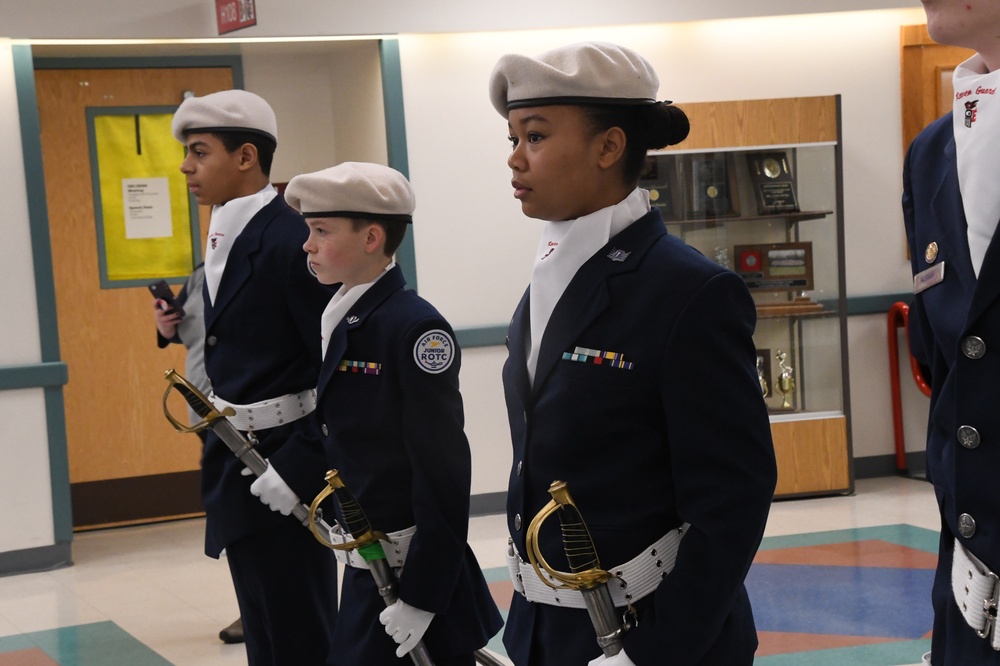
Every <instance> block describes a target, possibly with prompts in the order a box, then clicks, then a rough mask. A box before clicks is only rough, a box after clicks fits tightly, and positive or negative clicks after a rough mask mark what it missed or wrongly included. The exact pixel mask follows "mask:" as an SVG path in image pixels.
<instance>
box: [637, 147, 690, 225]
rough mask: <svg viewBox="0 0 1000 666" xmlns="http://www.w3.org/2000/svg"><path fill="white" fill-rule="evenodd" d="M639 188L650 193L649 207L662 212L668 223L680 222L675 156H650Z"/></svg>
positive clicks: (641, 174) (643, 170)
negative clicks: (672, 221)
mask: <svg viewBox="0 0 1000 666" xmlns="http://www.w3.org/2000/svg"><path fill="white" fill-rule="evenodd" d="M639 187H641V188H642V189H644V190H648V191H649V205H650V206H652V207H653V208H656V209H657V210H659V211H660V215H662V216H663V219H664V220H666V221H671V220H678V219H680V215H679V214H678V213H679V211H680V208H681V206H680V201H679V199H680V192H679V191H678V188H677V158H676V157H675V156H673V155H649V156H647V157H646V163H645V165H644V166H643V169H642V173H640V174H639Z"/></svg>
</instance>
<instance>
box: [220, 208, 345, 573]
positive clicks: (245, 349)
mask: <svg viewBox="0 0 1000 666" xmlns="http://www.w3.org/2000/svg"><path fill="white" fill-rule="evenodd" d="M307 235H308V228H307V227H306V225H305V223H303V221H302V218H301V217H300V216H299V214H298V213H296V212H295V211H294V210H292V209H291V208H289V207H288V205H287V204H286V203H285V201H284V199H282V198H281V196H277V197H275V198H274V199H273V200H272V201H271V202H270V203H268V204H267V205H266V206H264V208H262V209H261V210H260V211H259V212H258V213H257V214H256V215H254V217H253V218H252V219H251V220H250V222H249V223H248V224H247V226H246V228H244V230H243V231H242V232H241V233H240V235H239V236H238V237H237V238H236V241H235V242H234V243H233V247H232V250H231V251H230V254H229V258H228V259H227V261H226V270H225V272H224V273H223V275H222V279H221V281H220V282H219V290H218V293H217V294H216V298H215V303H214V304H213V303H212V302H211V301H210V300H209V297H208V287H207V285H206V286H205V288H204V297H205V369H206V371H207V372H208V377H209V379H210V380H211V382H212V387H213V390H214V391H215V393H216V395H218V396H219V397H220V398H222V399H223V400H226V401H228V402H231V403H235V404H241V405H245V404H250V403H254V402H259V401H261V400H266V399H269V398H277V397H280V396H283V395H287V394H290V393H299V392H300V391H304V390H307V389H311V388H313V387H315V386H316V378H317V377H318V375H319V365H320V360H321V359H320V317H321V316H322V314H323V309H324V308H325V307H326V303H327V302H328V301H329V300H330V296H331V294H332V292H331V291H330V289H329V288H327V287H324V286H323V285H320V284H319V283H318V282H317V281H316V278H314V277H313V276H312V275H311V274H310V273H309V270H308V266H307V262H306V254H305V252H303V250H302V244H303V243H304V242H305V240H306V236H307ZM256 435H257V437H258V438H259V439H260V447H259V451H260V453H261V455H263V456H264V457H265V458H269V459H270V461H271V463H272V464H274V466H275V468H276V469H277V470H278V472H279V473H280V474H281V477H282V478H283V479H284V480H285V482H286V483H288V485H289V486H290V487H291V488H292V490H294V491H295V493H296V494H297V495H298V496H299V497H301V498H302V499H303V500H305V501H309V500H310V499H311V498H312V497H314V496H315V495H316V494H317V493H318V492H319V491H320V490H321V489H322V487H323V485H324V484H323V472H324V469H325V467H324V465H325V463H324V460H323V449H322V443H321V442H320V440H319V431H318V427H317V424H316V421H315V420H314V419H312V418H304V419H299V420H297V421H294V422H292V423H289V424H285V425H282V426H279V427H277V428H271V429H269V430H266V431H260V432H257V433H256ZM290 443H291V444H294V446H288V444H290ZM201 467H202V501H203V503H204V505H205V513H206V514H207V518H208V520H207V526H206V536H205V552H206V554H208V555H210V556H212V557H218V555H219V553H220V552H221V551H222V549H223V548H225V547H226V546H227V545H228V544H230V543H232V542H233V541H235V540H236V539H239V538H240V537H242V536H245V535H247V534H252V533H255V532H259V531H262V530H264V529H267V528H268V527H270V526H273V525H277V524H279V523H283V522H285V521H289V520H294V518H290V517H288V516H282V515H281V514H280V513H278V512H275V511H271V510H270V509H269V508H268V507H267V506H266V505H264V504H263V503H262V502H261V501H260V500H259V499H258V498H256V497H254V496H253V495H251V494H250V483H251V482H252V481H253V477H252V476H251V477H246V476H241V475H240V470H241V469H243V464H242V463H240V462H239V460H237V459H236V456H234V455H233V454H232V452H231V451H230V450H229V448H228V447H226V445H225V444H224V443H223V442H222V441H221V440H220V439H219V438H218V437H217V436H216V435H215V433H214V432H210V433H209V436H208V441H207V444H206V446H205V451H204V455H203V457H202V464H201Z"/></svg>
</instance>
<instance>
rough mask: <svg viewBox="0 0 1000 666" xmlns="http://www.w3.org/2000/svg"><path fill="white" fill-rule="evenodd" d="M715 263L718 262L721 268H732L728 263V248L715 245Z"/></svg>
mask: <svg viewBox="0 0 1000 666" xmlns="http://www.w3.org/2000/svg"><path fill="white" fill-rule="evenodd" d="M714 259H715V263H717V264H719V265H720V266H722V267H723V268H732V267H731V266H730V265H729V249H728V248H725V247H720V246H718V245H716V246H715V255H714Z"/></svg>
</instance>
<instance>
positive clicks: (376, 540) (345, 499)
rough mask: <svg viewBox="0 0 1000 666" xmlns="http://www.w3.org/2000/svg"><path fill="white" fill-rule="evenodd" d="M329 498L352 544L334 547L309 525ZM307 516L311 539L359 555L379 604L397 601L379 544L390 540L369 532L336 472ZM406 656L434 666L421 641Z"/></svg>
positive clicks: (364, 517) (330, 474) (395, 586)
mask: <svg viewBox="0 0 1000 666" xmlns="http://www.w3.org/2000/svg"><path fill="white" fill-rule="evenodd" d="M330 495H333V496H334V499H335V500H336V501H337V503H338V504H339V505H340V513H341V515H342V516H343V517H344V526H345V527H346V528H347V531H348V533H350V535H351V536H352V537H354V540H353V541H348V542H347V543H342V544H338V543H333V540H332V539H331V538H330V536H329V532H327V534H326V535H321V534H320V533H319V531H318V529H317V526H316V525H315V523H313V522H312V520H311V518H312V516H313V515H315V514H316V512H317V511H319V505H320V504H321V503H322V502H323V500H325V499H326V498H327V497H329V496H330ZM309 516H310V522H309V529H311V530H312V533H313V536H314V537H316V539H317V540H318V541H319V542H320V543H322V544H323V545H324V546H326V547H327V548H331V549H333V550H357V551H358V555H360V556H361V557H362V559H364V561H365V564H367V565H368V570H369V571H371V572H372V578H374V579H375V585H376V586H377V587H378V593H379V596H381V597H382V601H383V602H384V603H385V605H386V607H389V606H391V605H393V604H394V603H396V602H397V601H399V592H398V582H397V580H396V574H395V573H393V571H392V568H391V567H390V566H389V561H388V560H387V559H386V557H385V550H384V549H383V548H382V541H381V540H380V539H384V540H386V541H388V540H389V538H388V537H387V536H386V535H385V534H383V533H382V532H376V531H375V530H373V529H372V526H371V522H369V520H368V516H367V515H366V514H365V512H364V509H362V508H361V504H359V503H358V501H357V499H355V497H354V494H353V493H352V492H351V491H350V490H349V489H348V488H347V486H346V485H345V484H344V481H343V479H341V478H340V472H339V471H337V470H335V469H331V470H330V471H329V472H327V473H326V488H324V489H323V490H322V491H320V493H319V494H318V495H316V498H315V499H313V501H312V504H310V505H309ZM390 640H391V639H390ZM407 654H409V655H410V659H412V660H413V663H414V664H415V665H416V666H434V662H433V661H432V660H431V655H430V652H428V651H427V647H426V646H425V645H424V642H423V641H422V640H421V641H419V642H418V643H417V644H416V645H415V646H414V647H413V649H412V650H410V651H409V652H408V653H407Z"/></svg>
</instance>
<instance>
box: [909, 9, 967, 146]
mask: <svg viewBox="0 0 1000 666" xmlns="http://www.w3.org/2000/svg"><path fill="white" fill-rule="evenodd" d="M973 53H974V51H971V50H969V49H965V48H961V47H958V46H945V45H943V44H938V43H937V42H935V41H934V40H933V39H931V36H930V35H929V34H928V33H927V26H926V25H904V26H903V27H902V28H901V30H900V61H901V67H902V77H901V78H902V103H903V109H902V113H903V151H904V152H905V151H906V149H907V148H909V147H910V143H912V142H913V139H915V138H916V136H917V135H918V134H920V130H922V129H923V128H925V127H927V125H929V124H930V123H932V122H933V121H935V120H937V119H938V118H940V117H941V116H943V115H944V114H946V113H948V112H949V111H951V109H952V96H953V94H954V92H953V90H952V87H951V73H952V72H953V71H954V70H955V67H956V66H958V65H959V64H961V63H962V62H963V61H965V60H967V59H969V58H970V57H972V54H973Z"/></svg>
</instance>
